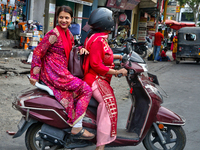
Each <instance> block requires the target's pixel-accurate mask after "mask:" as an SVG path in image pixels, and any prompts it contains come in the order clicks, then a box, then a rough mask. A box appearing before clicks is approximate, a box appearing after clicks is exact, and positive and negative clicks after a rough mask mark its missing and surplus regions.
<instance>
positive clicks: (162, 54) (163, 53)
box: [160, 47, 171, 61]
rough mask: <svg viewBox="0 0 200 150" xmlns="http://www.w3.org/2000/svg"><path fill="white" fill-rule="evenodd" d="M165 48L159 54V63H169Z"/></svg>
mask: <svg viewBox="0 0 200 150" xmlns="http://www.w3.org/2000/svg"><path fill="white" fill-rule="evenodd" d="M166 53H167V48H166V47H165V48H164V49H163V50H162V52H161V54H160V57H161V59H160V60H161V61H171V60H170V58H169V56H167V54H166Z"/></svg>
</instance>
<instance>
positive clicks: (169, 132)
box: [143, 125, 186, 150]
mask: <svg viewBox="0 0 200 150" xmlns="http://www.w3.org/2000/svg"><path fill="white" fill-rule="evenodd" d="M161 133H162V135H163V137H164V139H165V141H166V144H162V143H161V140H160V138H159V136H158V134H157V132H156V130H155V128H154V127H153V126H152V127H151V128H150V130H149V132H148V133H147V135H146V137H145V138H144V140H143V145H144V147H145V148H146V149H147V150H183V148H184V147H185V144H186V136H185V132H184V130H183V128H182V127H181V126H172V125H165V126H164V129H161Z"/></svg>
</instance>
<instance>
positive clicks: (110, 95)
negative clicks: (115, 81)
mask: <svg viewBox="0 0 200 150" xmlns="http://www.w3.org/2000/svg"><path fill="white" fill-rule="evenodd" d="M107 37H108V34H107V33H96V34H93V35H92V36H91V37H90V38H89V39H86V40H87V41H86V42H85V43H86V49H87V50H88V51H89V52H90V55H88V56H87V57H86V59H85V60H84V61H85V62H84V71H85V78H84V80H85V81H86V82H87V83H88V84H89V85H92V83H91V81H92V82H94V81H96V83H97V85H98V90H99V91H100V93H101V95H102V97H103V100H104V103H105V105H106V108H107V111H108V113H109V116H110V120H111V133H110V135H111V136H112V137H113V136H116V135H117V115H118V111H117V103H116V99H115V95H114V92H113V89H112V87H111V86H110V81H111V78H112V75H110V74H107V72H108V71H109V69H113V68H114V63H113V52H112V50H111V48H110V47H109V45H108V43H107V42H106V39H107ZM97 64H98V66H97ZM97 113H98V112H97ZM100 113H101V112H100ZM97 126H98V125H97ZM97 134H98V133H97Z"/></svg>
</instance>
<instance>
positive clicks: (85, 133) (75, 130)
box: [71, 127, 94, 137]
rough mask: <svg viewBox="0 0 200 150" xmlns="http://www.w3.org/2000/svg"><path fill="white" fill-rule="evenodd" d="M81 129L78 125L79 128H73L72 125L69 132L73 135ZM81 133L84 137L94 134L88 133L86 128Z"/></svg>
mask: <svg viewBox="0 0 200 150" xmlns="http://www.w3.org/2000/svg"><path fill="white" fill-rule="evenodd" d="M81 130H82V127H80V128H74V127H73V128H72V130H71V134H73V135H75V134H78V133H79V132H80V131H81ZM82 135H83V136H85V137H92V136H94V134H93V133H90V132H89V131H87V130H85V131H84V133H83V134H82Z"/></svg>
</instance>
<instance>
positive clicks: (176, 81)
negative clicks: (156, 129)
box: [0, 61, 200, 150]
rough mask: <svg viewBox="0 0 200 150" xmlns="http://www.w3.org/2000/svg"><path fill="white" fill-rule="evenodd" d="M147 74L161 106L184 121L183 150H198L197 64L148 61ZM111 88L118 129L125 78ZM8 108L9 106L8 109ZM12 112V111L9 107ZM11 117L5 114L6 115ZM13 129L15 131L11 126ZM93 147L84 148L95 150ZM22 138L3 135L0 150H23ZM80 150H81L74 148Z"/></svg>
mask: <svg viewBox="0 0 200 150" xmlns="http://www.w3.org/2000/svg"><path fill="white" fill-rule="evenodd" d="M147 63H148V66H149V72H150V73H154V74H157V75H158V79H159V82H160V85H161V87H162V89H164V90H165V92H166V93H167V94H168V96H169V97H168V98H164V103H163V106H165V107H167V108H168V109H170V110H172V111H174V112H176V113H177V114H180V115H182V116H184V117H185V118H186V125H185V126H184V127H183V129H184V130H185V133H186V137H187V143H186V146H185V150H198V149H199V147H200V142H199V139H200V127H199V120H200V109H199V106H200V93H199V89H200V82H199V79H200V71H199V68H200V64H196V63H194V62H192V63H191V62H181V63H180V64H178V65H177V64H175V62H159V63H153V62H151V61H147ZM112 86H113V87H114V89H115V94H116V97H117V101H118V108H119V119H118V126H119V127H125V125H126V119H127V118H126V116H127V115H128V112H129V106H130V104H131V103H130V101H129V100H128V99H125V100H122V99H123V98H124V97H126V96H127V93H128V87H127V84H126V80H125V78H121V79H117V78H113V81H112ZM9 107H11V106H9ZM8 109H11V108H8ZM9 115H11V114H8V116H9ZM13 129H16V128H15V127H13ZM94 148H95V146H92V147H87V148H83V149H84V150H94ZM25 149H26V148H25V144H24V136H22V137H20V138H18V139H14V140H13V139H12V138H11V137H10V136H8V135H6V133H5V132H3V134H2V135H1V136H0V150H25ZM121 149H122V147H119V148H106V150H121ZM123 149H125V150H133V149H134V150H145V149H144V147H143V145H142V144H140V145H138V146H136V147H123ZM76 150H82V149H76Z"/></svg>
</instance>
